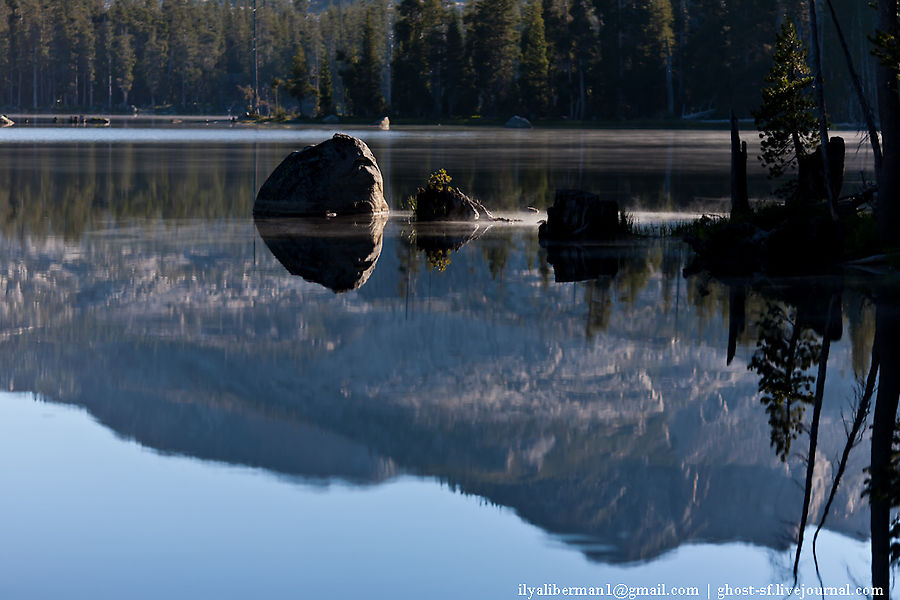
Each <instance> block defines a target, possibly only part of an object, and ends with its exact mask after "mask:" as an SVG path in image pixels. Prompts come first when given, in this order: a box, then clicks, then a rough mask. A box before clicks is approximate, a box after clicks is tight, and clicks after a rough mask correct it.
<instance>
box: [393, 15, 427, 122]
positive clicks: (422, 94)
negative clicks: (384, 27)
mask: <svg viewBox="0 0 900 600" xmlns="http://www.w3.org/2000/svg"><path fill="white" fill-rule="evenodd" d="M394 44H395V46H394V57H393V60H392V63H391V77H392V81H391V104H392V108H393V109H394V110H395V111H396V112H397V113H398V114H401V115H408V116H417V117H423V116H425V114H426V113H427V111H428V109H429V107H430V106H431V104H432V98H431V91H430V90H429V85H428V75H429V64H428V49H427V47H426V44H425V6H424V2H423V1H422V0H403V1H402V2H401V3H400V5H399V6H398V7H397V21H396V23H395V24H394Z"/></svg>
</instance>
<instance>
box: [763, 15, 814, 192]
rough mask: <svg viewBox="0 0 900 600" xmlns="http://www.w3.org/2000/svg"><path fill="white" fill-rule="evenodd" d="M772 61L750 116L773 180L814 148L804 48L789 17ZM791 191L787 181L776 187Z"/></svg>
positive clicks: (777, 40) (812, 112)
mask: <svg viewBox="0 0 900 600" xmlns="http://www.w3.org/2000/svg"><path fill="white" fill-rule="evenodd" d="M772 61H773V64H772V69H771V70H770V71H769V73H768V74H767V75H766V77H765V82H766V87H765V88H763V90H762V104H761V105H760V107H759V109H757V110H756V111H754V112H753V117H754V118H755V119H756V127H757V129H758V130H759V137H760V140H761V141H760V155H759V160H760V162H761V163H762V165H763V166H764V167H765V168H767V169H768V170H769V177H770V178H771V179H776V178H779V177H781V176H782V175H783V174H784V173H785V172H786V171H788V170H790V169H792V168H795V167H796V166H797V161H798V159H799V157H801V156H803V155H805V154H808V153H809V152H811V151H812V150H813V149H814V148H815V140H816V136H817V134H818V121H817V119H816V116H815V112H814V111H815V107H816V104H815V100H814V99H813V96H812V83H813V77H812V75H811V73H810V69H809V65H807V63H806V48H805V47H804V45H803V43H802V42H801V41H800V39H799V38H798V37H797V32H796V30H795V29H794V25H793V23H791V21H790V20H787V21H786V22H785V24H784V25H783V26H782V28H781V33H779V34H778V37H777V38H776V40H775V53H774V55H773V56H772ZM793 183H794V184H796V182H793ZM792 191H793V190H792V186H791V185H790V184H789V185H788V186H787V187H785V188H782V189H781V190H780V195H789V194H790V193H791V192H792Z"/></svg>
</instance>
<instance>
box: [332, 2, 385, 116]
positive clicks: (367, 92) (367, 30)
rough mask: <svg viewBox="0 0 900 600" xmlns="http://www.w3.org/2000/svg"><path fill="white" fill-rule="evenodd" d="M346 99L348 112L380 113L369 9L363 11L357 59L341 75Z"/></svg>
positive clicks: (377, 65)
mask: <svg viewBox="0 0 900 600" xmlns="http://www.w3.org/2000/svg"><path fill="white" fill-rule="evenodd" d="M341 79H343V81H344V88H345V98H346V99H347V100H349V102H348V104H349V105H350V112H352V114H356V115H360V116H363V117H372V116H375V115H380V114H383V113H384V111H385V101H384V95H383V94H382V93H381V61H380V60H379V58H378V47H377V45H376V40H375V29H374V24H373V19H372V9H371V7H370V8H369V9H368V10H366V20H365V25H364V26H363V35H362V48H361V50H360V56H359V57H358V58H355V59H353V60H352V61H351V63H350V65H349V68H347V69H345V70H343V71H342V72H341Z"/></svg>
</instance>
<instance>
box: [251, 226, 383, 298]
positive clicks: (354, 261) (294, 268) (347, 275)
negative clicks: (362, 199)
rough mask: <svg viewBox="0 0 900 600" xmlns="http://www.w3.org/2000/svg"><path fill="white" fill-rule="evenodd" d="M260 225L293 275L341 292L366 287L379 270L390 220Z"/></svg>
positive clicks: (271, 248) (275, 253)
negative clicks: (379, 259) (377, 266)
mask: <svg viewBox="0 0 900 600" xmlns="http://www.w3.org/2000/svg"><path fill="white" fill-rule="evenodd" d="M255 222H256V229H257V231H259V235H260V236H261V237H262V239H263V241H264V242H265V243H266V246H268V248H269V250H270V251H271V252H272V254H273V255H274V256H275V258H276V259H278V262H280V263H281V264H282V265H284V268H285V269H287V270H288V272H289V273H290V274H291V275H299V276H300V277H302V278H303V279H306V280H307V281H312V282H315V283H318V284H320V285H323V286H325V287H327V288H328V289H330V290H332V291H333V292H336V293H341V292H347V291H349V290H355V289H357V288H360V287H362V286H363V285H364V284H365V283H366V281H367V280H368V279H369V277H370V276H371V275H372V272H373V271H374V270H375V263H377V262H378V257H379V256H381V247H382V239H383V233H384V226H385V224H386V223H387V216H386V215H370V216H363V215H357V216H354V217H337V218H333V219H325V218H297V219H261V218H257V219H255Z"/></svg>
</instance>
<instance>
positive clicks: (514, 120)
mask: <svg viewBox="0 0 900 600" xmlns="http://www.w3.org/2000/svg"><path fill="white" fill-rule="evenodd" d="M504 127H508V128H509V129H531V121H529V120H528V119H526V118H525V117H520V116H519V115H515V116H513V117H510V118H509V121H507V122H506V125H504Z"/></svg>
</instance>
